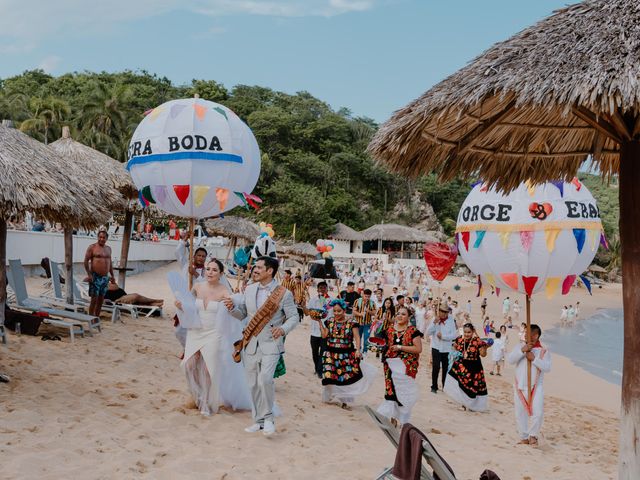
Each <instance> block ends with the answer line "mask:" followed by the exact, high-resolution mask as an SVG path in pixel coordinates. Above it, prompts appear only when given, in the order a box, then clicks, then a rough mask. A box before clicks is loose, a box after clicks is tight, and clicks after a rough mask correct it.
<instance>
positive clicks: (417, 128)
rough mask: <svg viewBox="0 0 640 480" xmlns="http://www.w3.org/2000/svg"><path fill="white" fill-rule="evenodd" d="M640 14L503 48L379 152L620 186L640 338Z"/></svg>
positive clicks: (638, 371)
mask: <svg viewBox="0 0 640 480" xmlns="http://www.w3.org/2000/svg"><path fill="white" fill-rule="evenodd" d="M638 25H640V8H638V2H637V1H636V0H592V1H585V2H582V3H578V4H576V5H572V6H569V7H567V8H563V9H560V10H558V11H556V12H554V14H553V15H551V16H549V17H548V18H546V19H544V20H542V21H540V22H538V23H537V24H535V25H533V26H531V27H529V28H526V29H525V30H523V31H521V32H519V33H517V34H516V35H514V36H513V37H511V38H510V39H508V40H506V41H503V42H499V43H497V44H495V45H494V46H492V47H491V48H489V49H488V50H487V51H485V52H484V53H482V54H481V55H480V56H478V57H477V58H476V59H474V60H473V61H472V62H470V63H469V64H467V65H466V66H465V67H464V68H462V69H460V70H459V71H457V72H456V73H454V74H453V75H451V76H450V77H448V78H447V79H445V80H443V81H442V82H441V83H439V84H438V85H436V86H434V87H433V88H431V89H430V90H429V91H427V92H426V93H424V94H423V95H422V96H421V97H420V98H418V99H416V100H414V101H412V102H411V103H410V104H408V105H407V106H405V107H403V108H401V109H400V110H398V111H397V112H395V113H394V115H393V116H392V117H391V119H390V120H389V121H387V122H386V123H385V124H384V125H382V126H381V128H380V130H379V131H378V132H377V133H376V135H375V137H374V138H373V140H372V142H371V143H370V145H369V152H370V153H371V154H372V155H373V156H374V157H375V158H376V159H378V160H379V161H380V162H383V163H385V164H386V165H388V166H390V167H391V168H392V169H393V170H395V171H399V172H404V173H406V174H409V175H413V176H415V175H420V174H424V173H427V172H430V171H437V172H439V174H440V178H441V179H442V180H450V179H453V178H454V177H456V176H462V177H472V176H473V177H476V178H477V177H478V176H479V177H480V178H482V179H484V180H485V181H486V182H488V183H489V184H490V185H493V184H495V185H497V186H498V187H499V188H501V189H506V190H513V189H515V188H517V187H518V186H519V185H520V183H522V182H524V181H526V180H530V181H532V182H533V183H542V182H546V181H556V180H558V179H562V180H566V181H570V180H571V179H572V178H573V177H574V176H575V175H576V173H577V171H578V168H579V167H580V166H581V165H582V163H583V162H585V161H586V160H587V158H588V157H590V156H591V157H590V158H591V160H592V162H593V166H594V167H595V168H596V169H597V171H598V172H600V173H601V174H602V175H603V176H604V177H611V176H612V175H618V174H619V176H620V178H619V196H620V219H621V223H620V242H621V246H622V270H623V272H624V275H623V304H624V317H625V330H626V331H630V332H632V331H638V330H640V293H639V292H637V291H636V290H637V285H639V284H640V229H639V228H637V225H638V224H639V223H640V209H638V205H640V189H639V188H637V185H639V184H640V61H639V59H640V35H639V34H638ZM638 352H640V336H639V335H625V338H624V366H623V378H622V411H621V437H620V438H621V442H620V464H619V465H620V468H619V478H621V479H634V480H635V479H637V478H640V450H638V449H637V448H636V444H637V433H636V432H638V431H640V353H638Z"/></svg>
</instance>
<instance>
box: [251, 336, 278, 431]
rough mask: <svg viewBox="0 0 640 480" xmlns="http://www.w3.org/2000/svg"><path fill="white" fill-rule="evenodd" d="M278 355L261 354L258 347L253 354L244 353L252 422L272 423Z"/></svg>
mask: <svg viewBox="0 0 640 480" xmlns="http://www.w3.org/2000/svg"><path fill="white" fill-rule="evenodd" d="M279 359H280V354H275V355H274V354H263V353H262V351H261V350H260V345H258V348H257V350H256V353H255V354H253V355H252V354H248V353H246V352H244V354H243V355H242V360H243V362H244V371H245V375H246V377H247V383H248V384H249V388H250V389H251V399H252V401H253V420H254V421H255V422H256V423H260V424H264V421H265V420H271V421H273V402H274V399H275V395H276V385H275V382H274V381H273V374H274V373H275V371H276V366H277V365H278V360H279Z"/></svg>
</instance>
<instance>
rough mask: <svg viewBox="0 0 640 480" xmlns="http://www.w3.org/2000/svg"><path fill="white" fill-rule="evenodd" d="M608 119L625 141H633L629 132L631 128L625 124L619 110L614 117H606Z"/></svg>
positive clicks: (614, 113)
mask: <svg viewBox="0 0 640 480" xmlns="http://www.w3.org/2000/svg"><path fill="white" fill-rule="evenodd" d="M605 118H606V119H608V120H609V121H610V122H611V123H612V124H613V127H614V128H615V129H616V131H617V132H618V133H619V134H620V136H621V137H622V138H623V139H625V140H631V133H630V132H629V127H627V122H625V120H624V118H622V115H621V114H620V111H619V110H616V111H615V112H613V115H606V116H605Z"/></svg>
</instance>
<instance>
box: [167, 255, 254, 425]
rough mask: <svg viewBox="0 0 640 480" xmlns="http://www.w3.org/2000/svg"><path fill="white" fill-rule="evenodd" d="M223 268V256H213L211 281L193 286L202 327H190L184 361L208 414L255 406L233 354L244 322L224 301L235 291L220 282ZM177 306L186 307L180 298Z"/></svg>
mask: <svg viewBox="0 0 640 480" xmlns="http://www.w3.org/2000/svg"><path fill="white" fill-rule="evenodd" d="M223 272H224V266H223V265H222V263H221V262H220V261H219V260H216V259H212V260H209V261H208V262H207V263H206V264H205V277H206V280H207V281H206V282H202V283H198V284H196V285H194V287H193V290H192V293H193V295H194V297H195V302H196V307H197V309H198V314H199V317H200V322H201V328H190V329H188V330H187V341H186V345H185V352H184V360H183V361H182V367H183V369H184V371H185V374H186V377H187V384H188V385H189V390H190V391H191V395H192V396H193V399H194V401H195V403H196V405H197V407H198V409H199V410H200V413H201V414H202V415H205V416H209V415H211V414H214V413H216V412H217V411H218V409H219V408H220V407H221V406H225V407H229V408H232V409H233V410H250V409H251V396H250V393H249V387H248V386H247V382H246V379H245V375H244V369H243V366H242V364H241V363H235V362H234V361H233V358H232V352H233V342H234V341H236V340H238V339H240V338H241V336H242V324H241V323H240V322H238V321H237V320H236V319H234V318H232V317H231V316H230V315H229V313H228V311H227V309H226V308H224V306H223V305H222V303H221V300H223V299H224V298H228V297H229V295H230V294H231V292H230V291H229V290H228V288H227V287H226V286H225V285H223V284H222V283H221V282H220V279H221V277H222V275H223ZM176 306H177V307H178V308H179V309H182V304H181V303H180V302H176Z"/></svg>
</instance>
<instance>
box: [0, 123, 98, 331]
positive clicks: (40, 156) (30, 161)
mask: <svg viewBox="0 0 640 480" xmlns="http://www.w3.org/2000/svg"><path fill="white" fill-rule="evenodd" d="M0 171H2V175H0V324H2V323H4V307H5V302H6V298H7V297H6V294H7V292H6V285H7V283H6V280H7V276H6V247H7V219H9V218H10V217H11V216H13V215H15V216H24V215H25V214H26V213H27V212H31V213H33V214H34V215H35V216H36V217H40V218H44V219H46V220H49V221H50V222H60V223H61V224H62V225H63V226H64V227H65V228H67V227H71V226H77V227H84V228H95V227H96V226H98V225H100V224H101V223H104V222H106V221H107V220H108V219H109V217H110V213H109V212H108V210H107V209H106V208H105V207H104V206H103V205H101V204H100V203H99V202H97V201H96V200H97V199H96V198H93V193H92V192H94V191H95V190H94V185H93V184H94V182H95V179H94V178H92V177H89V176H87V175H79V174H78V171H77V170H76V169H75V168H73V166H72V165H70V164H69V162H68V161H66V160H65V159H64V158H62V157H60V155H59V154H57V153H56V152H55V151H54V150H52V149H51V148H49V147H48V146H46V145H44V144H42V143H40V142H38V141H37V140H34V139H33V138H31V137H29V136H27V135H25V134H24V133H22V132H20V131H19V130H17V129H14V128H12V127H10V122H7V121H4V122H3V124H2V125H0Z"/></svg>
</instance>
